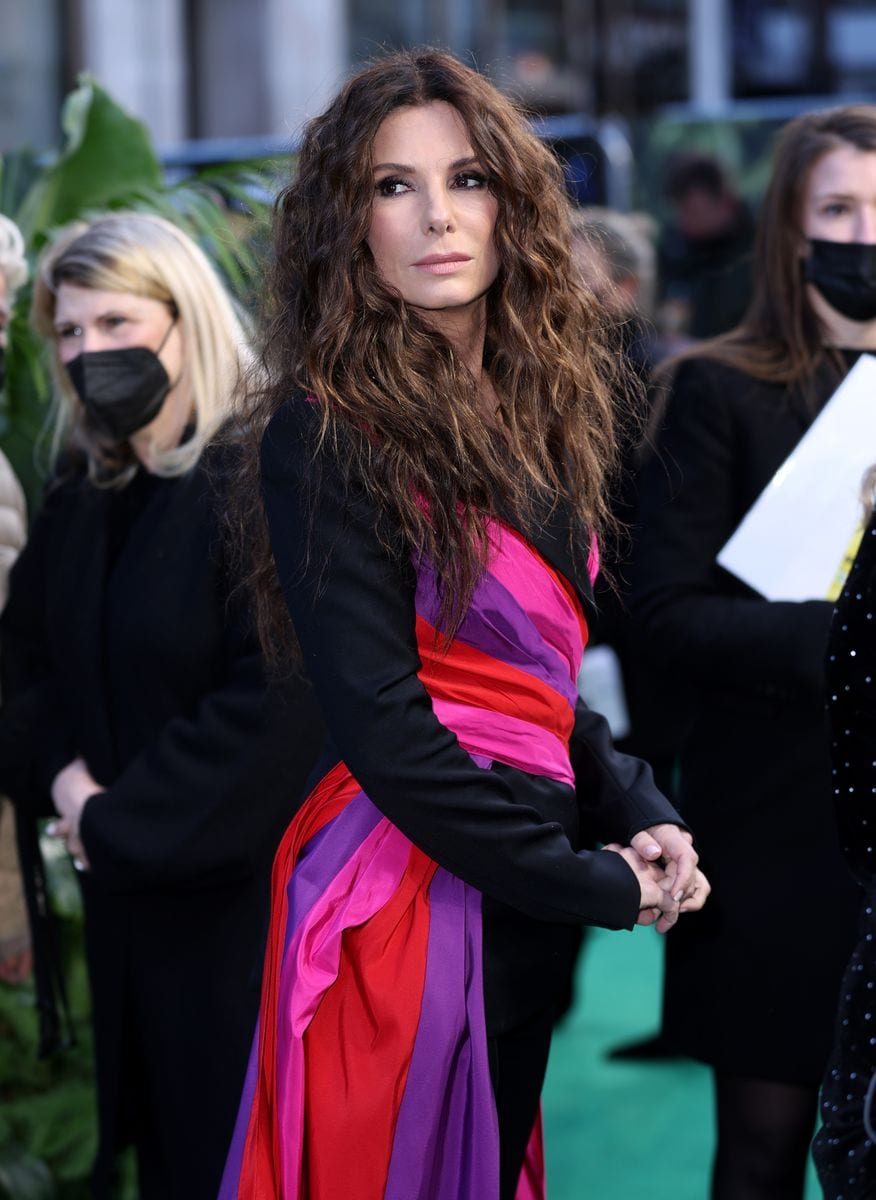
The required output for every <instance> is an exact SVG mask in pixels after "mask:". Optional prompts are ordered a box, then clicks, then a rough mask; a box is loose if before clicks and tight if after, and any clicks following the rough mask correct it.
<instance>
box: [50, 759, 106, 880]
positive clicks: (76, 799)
mask: <svg viewBox="0 0 876 1200" xmlns="http://www.w3.org/2000/svg"><path fill="white" fill-rule="evenodd" d="M102 791H104V788H102V787H101V786H100V784H99V783H97V781H96V780H95V779H94V776H93V775H92V774H91V772H90V771H89V769H88V764H87V763H86V762H85V759H84V758H74V759H73V761H72V762H70V763H68V764H67V766H66V767H64V769H63V770H62V771H59V772H58V774H57V775H56V776H55V778H54V780H53V781H52V802H53V803H54V805H55V811H56V812H57V813H58V817H59V820H57V821H53V822H52V824H51V825H49V827H48V830H47V832H48V833H49V835H50V836H51V837H57V838H62V839H63V840H64V842H66V845H67V852H68V853H69V855H70V857H71V858H72V859H73V866H74V867H75V868H76V870H77V871H87V870H88V866H89V863H88V855H87V854H86V853H85V847H84V846H83V845H82V839H81V837H80V836H79V822H80V821H81V820H82V810H83V809H84V808H85V804H86V802H87V801H88V800H89V799H90V798H91V797H92V796H93V795H94V794H95V793H96V792H102Z"/></svg>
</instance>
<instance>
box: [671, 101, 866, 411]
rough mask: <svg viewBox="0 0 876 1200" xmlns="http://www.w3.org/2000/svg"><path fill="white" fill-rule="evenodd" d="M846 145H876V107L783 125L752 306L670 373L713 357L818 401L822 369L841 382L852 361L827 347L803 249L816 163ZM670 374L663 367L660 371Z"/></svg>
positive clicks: (757, 250) (761, 234)
mask: <svg viewBox="0 0 876 1200" xmlns="http://www.w3.org/2000/svg"><path fill="white" fill-rule="evenodd" d="M840 146H854V147H855V148H856V149H857V150H866V151H876V106H874V105H869V104H855V105H847V106H846V107H843V108H833V109H826V110H825V111H823V112H814V113H806V114H804V115H803V116H800V117H796V118H795V119H794V120H793V121H790V122H789V123H788V124H787V125H786V126H785V127H784V128H783V129H782V130H781V132H780V134H779V136H778V138H777V141H776V146H775V151H774V157H773V169H772V174H771V177H770V182H769V186H768V188H767V192H766V195H765V197H764V201H763V206H762V208H761V213H760V218H759V221H758V233H757V244H756V248H755V256H754V262H755V284H754V292H753V295H752V300H751V304H750V306H749V308H748V311H747V313H746V314H745V317H744V319H743V320H742V322H741V323H740V324H739V325H738V326H737V327H736V328H735V329H733V330H731V331H730V332H729V333H727V334H724V335H723V336H721V337H718V338H713V339H711V340H710V341H708V342H703V343H701V344H700V345H698V346H695V347H693V348H692V349H691V350H689V351H686V352H685V353H684V354H682V355H679V356H678V357H677V358H675V359H673V361H672V363H670V364H667V372H668V373H669V374H671V373H672V371H673V369H674V367H676V366H677V365H678V363H679V362H681V361H682V360H684V359H686V358H691V357H697V358H701V357H706V358H711V359H714V360H716V361H718V362H722V363H725V364H727V365H728V366H731V367H736V368H738V369H739V370H741V371H745V372H746V373H747V374H749V375H753V376H754V377H755V378H756V379H762V380H764V381H765V382H767V383H778V384H796V385H798V386H799V387H800V390H801V393H802V394H803V396H804V397H806V398H808V399H809V401H810V403H812V404H815V403H817V397H816V394H815V391H814V390H813V389H812V388H811V385H812V384H813V383H814V380H815V376H816V374H817V373H818V372H819V371H822V370H824V369H828V370H832V371H833V372H834V373H835V374H836V378H837V382H839V379H840V378H841V376H842V375H843V374H844V372H845V369H846V367H845V364H844V363H843V362H842V360H841V358H840V357H839V356H838V355H836V354H835V353H834V352H832V351H831V349H830V348H829V347H828V346H827V345H826V334H827V331H826V330H825V329H824V326H823V324H822V322H821V320H820V319H819V317H818V316H817V315H816V313H815V310H814V309H813V307H812V305H811V304H810V302H809V298H808V295H807V291H806V283H805V280H804V278H803V272H802V269H801V260H800V247H801V244H802V243H803V240H804V236H805V235H804V233H803V208H804V205H805V202H806V191H807V187H808V185H809V177H810V175H811V173H812V168H813V167H814V166H815V164H816V163H817V162H818V160H819V159H820V158H822V157H823V156H824V155H825V154H827V153H828V152H829V151H831V150H836V149H838V148H839V147H840ZM667 372H664V371H661V372H659V377H660V378H661V379H662V378H663V377H664V376H665V374H666V373H667Z"/></svg>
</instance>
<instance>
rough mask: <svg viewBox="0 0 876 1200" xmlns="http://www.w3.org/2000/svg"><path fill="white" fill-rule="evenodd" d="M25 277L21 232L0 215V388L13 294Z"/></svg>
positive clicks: (25, 269)
mask: <svg viewBox="0 0 876 1200" xmlns="http://www.w3.org/2000/svg"><path fill="white" fill-rule="evenodd" d="M27 275H28V270H27V259H26V258H25V256H24V238H23V237H22V236H21V230H20V229H19V228H18V226H17V225H16V224H15V222H14V221H10V219H9V218H8V217H5V216H3V214H2V213H0V386H2V380H3V370H2V361H3V355H4V353H5V350H6V346H7V341H8V336H9V335H8V332H7V331H8V326H9V319H10V316H11V313H12V306H13V304H14V303H15V293H16V292H17V291H18V289H19V288H20V287H21V286H22V285H23V284H24V283H26V282H27Z"/></svg>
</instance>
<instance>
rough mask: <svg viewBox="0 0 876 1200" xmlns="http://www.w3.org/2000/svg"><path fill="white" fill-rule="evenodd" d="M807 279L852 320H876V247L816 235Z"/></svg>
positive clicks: (807, 262)
mask: <svg viewBox="0 0 876 1200" xmlns="http://www.w3.org/2000/svg"><path fill="white" fill-rule="evenodd" d="M809 247H810V251H809V257H808V258H806V259H804V261H803V278H804V279H805V280H807V282H808V283H811V284H812V285H813V286H814V287H815V288H817V289H818V291H819V292H820V293H821V294H822V296H823V297H824V298H825V300H826V301H827V302H828V304H829V305H830V306H831V308H835V309H836V311H837V312H838V313H842V315H843V316H844V317H848V318H849V319H850V320H852V321H873V320H876V246H871V245H869V244H867V243H865V242H823V241H819V239H818V238H813V239H812V240H811V241H810V243H809Z"/></svg>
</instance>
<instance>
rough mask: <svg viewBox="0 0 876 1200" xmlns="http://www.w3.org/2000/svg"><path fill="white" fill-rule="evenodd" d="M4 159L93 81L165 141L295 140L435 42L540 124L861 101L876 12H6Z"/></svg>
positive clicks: (639, 8)
mask: <svg viewBox="0 0 876 1200" xmlns="http://www.w3.org/2000/svg"><path fill="white" fill-rule="evenodd" d="M0 29H2V30H3V37H2V39H0V150H2V149H3V148H5V147H8V146H11V145H18V144H21V143H23V142H30V143H31V144H34V145H36V146H43V145H50V144H54V143H56V142H57V140H58V129H57V112H58V106H59V101H60V99H61V97H62V96H63V95H64V93H65V92H67V91H69V89H70V88H71V87H72V86H73V85H74V83H75V80H76V76H77V74H78V73H79V72H80V71H83V70H84V71H89V72H91V73H92V74H93V75H95V76H96V77H97V78H98V80H99V81H100V82H101V83H102V84H103V85H104V86H105V87H106V88H108V89H109V90H110V91H111V92H112V94H113V95H114V96H115V97H116V98H117V99H118V100H120V101H121V102H122V103H123V104H125V105H126V106H127V107H128V108H129V109H130V110H131V111H132V112H134V113H135V114H137V115H138V116H140V117H142V118H143V119H144V120H145V121H146V122H147V123H148V125H149V127H150V129H151V131H152V133H153V136H154V137H155V139H156V141H157V142H158V143H159V144H163V145H168V144H173V143H176V142H179V141H182V140H186V139H190V138H204V137H217V136H221V137H233V136H245V135H263V134H269V135H274V136H276V135H280V136H285V135H288V136H289V138H290V140H291V139H292V138H294V136H295V134H296V132H297V130H298V129H299V127H300V126H301V124H302V122H303V121H304V120H305V119H306V118H307V117H308V116H310V115H312V114H313V113H314V112H316V111H318V110H319V109H320V107H321V106H322V105H323V104H324V103H325V101H326V100H327V98H328V97H329V96H330V95H331V94H332V92H333V91H334V90H335V89H336V87H337V85H338V83H339V82H340V80H341V79H342V78H343V77H344V75H345V74H346V73H347V71H348V70H349V69H350V67H351V66H354V65H355V64H357V63H359V62H361V61H363V60H365V59H368V58H370V57H372V56H373V55H375V54H376V53H379V51H380V50H381V48H383V47H386V46H400V45H415V44H418V43H424V42H429V43H434V44H438V45H442V46H445V47H448V48H450V49H452V50H454V51H456V52H457V53H459V54H461V55H462V56H463V57H468V58H469V59H470V60H472V61H474V62H476V63H477V64H478V65H479V66H480V67H481V68H482V69H483V70H485V71H487V73H489V74H490V75H491V76H492V77H493V78H494V79H495V80H496V81H497V82H498V83H500V84H501V85H503V86H507V87H509V88H512V89H513V90H514V92H515V93H516V94H517V95H519V96H521V97H522V98H523V99H525V100H526V101H527V102H528V103H530V104H531V105H532V106H533V107H534V108H535V109H538V110H540V111H542V112H545V113H556V112H569V111H585V112H591V113H596V114H598V113H604V112H614V113H619V114H621V115H623V116H627V117H631V116H635V115H639V114H642V113H648V112H651V111H653V110H654V109H655V108H659V107H660V106H662V105H665V104H671V103H679V102H681V103H684V102H687V101H690V100H693V101H694V102H696V103H702V104H705V105H707V106H708V105H711V106H712V108H713V109H715V108H719V107H720V104H721V103H723V102H726V100H727V99H728V98H733V97H737V98H738V97H751V96H759V97H766V96H786V95H799V94H804V95H812V96H814V95H830V94H835V93H853V92H857V93H860V92H863V93H872V92H873V91H874V89H876V0H27V3H26V4H25V3H22V0H0Z"/></svg>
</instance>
